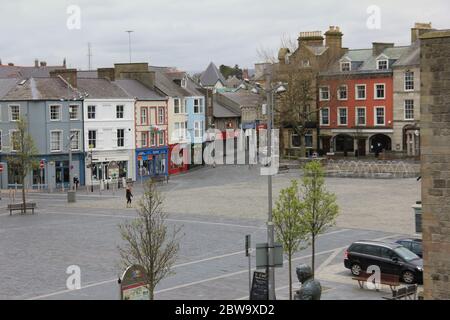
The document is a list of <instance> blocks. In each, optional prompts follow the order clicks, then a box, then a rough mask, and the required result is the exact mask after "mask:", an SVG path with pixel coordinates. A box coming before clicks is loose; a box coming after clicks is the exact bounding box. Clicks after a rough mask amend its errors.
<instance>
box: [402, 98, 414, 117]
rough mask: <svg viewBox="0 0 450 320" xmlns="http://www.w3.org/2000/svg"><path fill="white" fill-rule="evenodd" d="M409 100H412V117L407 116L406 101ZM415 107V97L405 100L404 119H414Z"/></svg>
mask: <svg viewBox="0 0 450 320" xmlns="http://www.w3.org/2000/svg"><path fill="white" fill-rule="evenodd" d="M408 101H412V110H411V111H412V118H407V117H406V102H408ZM414 107H415V102H414V99H405V101H403V117H404V120H406V121H411V120H414Z"/></svg>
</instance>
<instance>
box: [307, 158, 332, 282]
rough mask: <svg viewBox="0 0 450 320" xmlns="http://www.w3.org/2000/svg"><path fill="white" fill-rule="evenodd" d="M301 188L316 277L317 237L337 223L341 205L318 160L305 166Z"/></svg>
mask: <svg viewBox="0 0 450 320" xmlns="http://www.w3.org/2000/svg"><path fill="white" fill-rule="evenodd" d="M301 189H302V199H301V201H302V224H303V225H302V228H304V229H305V231H306V232H307V233H308V238H309V240H310V242H311V250H312V252H311V253H312V263H311V264H312V265H311V268H312V271H313V277H314V267H315V254H316V240H317V237H318V236H319V235H320V234H322V233H324V232H325V231H326V230H327V229H329V228H330V227H332V226H333V225H334V224H335V220H336V217H337V215H338V213H339V207H338V205H337V203H336V195H334V194H333V193H330V192H328V191H327V190H326V187H325V178H324V170H323V168H322V165H321V164H320V162H318V161H312V162H310V163H308V164H307V165H306V166H305V168H304V174H303V181H302V187H301Z"/></svg>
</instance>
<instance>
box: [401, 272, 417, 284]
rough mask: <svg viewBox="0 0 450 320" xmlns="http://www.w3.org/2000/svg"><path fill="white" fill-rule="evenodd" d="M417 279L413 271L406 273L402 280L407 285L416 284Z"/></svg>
mask: <svg viewBox="0 0 450 320" xmlns="http://www.w3.org/2000/svg"><path fill="white" fill-rule="evenodd" d="M415 278H416V277H415V275H414V272H412V271H405V272H403V274H402V280H403V282H405V283H407V284H413V283H415V280H416V279H415Z"/></svg>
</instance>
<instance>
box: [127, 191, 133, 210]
mask: <svg viewBox="0 0 450 320" xmlns="http://www.w3.org/2000/svg"><path fill="white" fill-rule="evenodd" d="M125 197H126V198H127V208H131V198H133V194H132V193H131V188H130V187H128V188H127V191H126V193H125Z"/></svg>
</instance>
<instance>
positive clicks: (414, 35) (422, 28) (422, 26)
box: [411, 22, 433, 43]
mask: <svg viewBox="0 0 450 320" xmlns="http://www.w3.org/2000/svg"><path fill="white" fill-rule="evenodd" d="M432 30H433V27H432V26H431V22H430V23H419V22H416V23H415V24H414V28H411V43H414V42H416V41H417V40H419V37H420V36H421V35H423V34H424V33H427V32H429V31H432Z"/></svg>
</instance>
